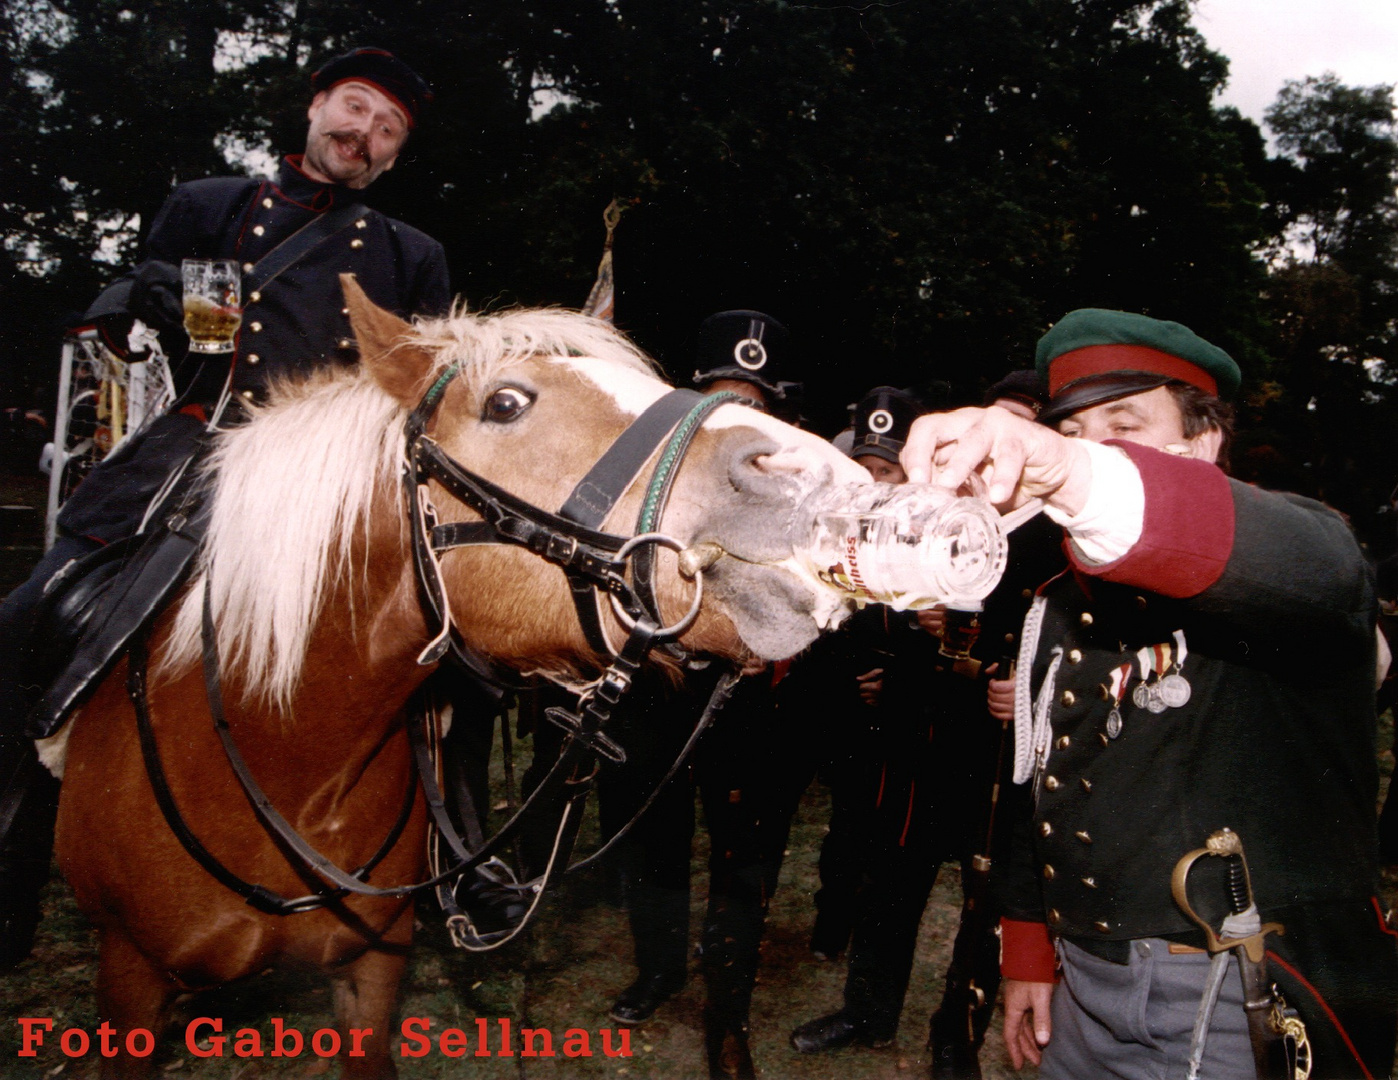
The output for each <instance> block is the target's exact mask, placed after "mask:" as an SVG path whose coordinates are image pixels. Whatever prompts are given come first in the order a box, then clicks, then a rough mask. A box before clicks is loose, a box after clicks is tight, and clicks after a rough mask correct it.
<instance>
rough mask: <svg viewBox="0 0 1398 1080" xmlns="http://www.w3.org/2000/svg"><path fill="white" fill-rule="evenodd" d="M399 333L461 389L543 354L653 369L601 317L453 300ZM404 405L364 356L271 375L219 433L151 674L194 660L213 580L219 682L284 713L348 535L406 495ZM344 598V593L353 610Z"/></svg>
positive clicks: (345, 570)
mask: <svg viewBox="0 0 1398 1080" xmlns="http://www.w3.org/2000/svg"><path fill="white" fill-rule="evenodd" d="M402 344H404V345H406V346H416V347H418V348H421V349H425V350H426V351H427V352H428V353H429V354H431V355H432V356H433V358H434V359H433V365H434V371H433V374H436V373H438V372H441V371H443V370H445V369H446V368H447V367H448V366H449V365H451V364H458V365H460V368H461V375H460V378H461V379H462V380H463V381H464V382H465V383H466V385H468V386H476V385H480V383H481V381H482V380H484V379H486V378H488V377H489V376H490V375H492V374H493V373H495V372H497V371H499V370H500V369H502V368H504V367H508V366H510V365H512V364H517V363H520V362H521V361H524V360H526V359H529V358H530V357H533V356H540V355H543V356H587V357H597V358H599V359H602V360H611V361H619V362H621V363H623V364H625V365H627V366H629V367H640V368H642V369H644V370H646V371H647V372H651V373H653V372H654V364H653V362H652V361H650V360H649V358H648V357H646V356H645V354H644V353H642V352H641V351H640V350H639V349H638V348H637V347H636V346H635V345H633V344H632V343H631V342H630V341H629V340H628V339H626V338H625V337H624V336H623V335H622V334H621V333H620V332H618V331H616V330H614V329H613V328H612V327H611V326H610V325H609V324H607V323H604V322H601V321H600V320H597V319H593V318H590V317H588V316H585V315H580V314H578V313H576V312H571V311H564V310H561V309H554V308H545V309H518V310H513V311H505V312H501V313H498V314H492V315H472V314H468V313H466V312H465V311H464V310H462V309H457V310H454V311H453V312H452V314H451V315H450V316H449V317H447V318H445V319H437V320H420V321H418V322H417V323H416V324H415V326H414V328H413V333H412V336H411V337H410V339H409V340H407V341H406V342H404V343H402ZM408 411H409V410H408V408H407V407H406V406H404V405H403V404H401V403H400V402H398V401H396V400H395V399H393V398H392V397H390V396H389V395H388V394H387V393H385V392H384V391H383V390H382V389H381V388H380V387H379V385H378V384H377V383H376V382H375V381H374V379H373V378H372V377H371V375H370V374H369V373H368V372H367V371H366V370H364V369H363V368H362V367H361V366H359V365H356V366H354V367H347V368H326V369H323V370H321V371H319V372H317V373H316V374H314V375H312V376H310V377H309V378H306V379H304V380H298V381H287V382H283V383H280V384H279V385H277V386H275V387H274V388H273V390H272V393H271V394H270V396H269V400H268V402H267V403H266V404H265V405H263V406H261V407H258V408H255V409H254V410H253V414H252V418H251V419H250V420H249V421H248V422H247V423H246V424H243V425H241V426H239V427H236V428H232V429H230V430H227V431H224V432H222V433H220V435H219V436H218V438H217V441H216V444H215V447H214V449H213V451H212V453H211V455H210V458H209V460H208V463H207V465H206V469H207V470H208V471H210V472H211V473H212V474H213V479H214V490H213V495H212V499H213V505H212V513H211V519H210V525H209V531H208V534H207V536H206V538H205V541H204V547H203V550H202V552H201V554H200V559H199V563H198V566H197V568H196V571H195V576H194V579H193V581H192V584H191V587H190V588H189V589H188V590H187V591H186V593H185V596H184V598H183V600H182V601H181V602H180V605H179V608H178V610H177V613H176V616H175V623H174V628H173V630H172V633H171V636H170V638H169V640H168V642H167V644H166V646H165V648H164V650H163V651H162V654H161V656H160V660H159V672H160V673H162V674H174V673H176V672H178V671H180V670H183V669H184V668H186V667H187V666H188V665H191V664H194V663H197V662H198V660H199V656H200V653H201V643H200V638H201V633H200V627H201V619H202V604H203V596H204V590H205V589H206V588H211V590H212V591H211V594H210V599H211V606H212V610H213V617H214V624H215V626H216V627H217V639H218V655H219V662H220V667H221V669H222V671H223V672H224V678H225V681H226V683H227V684H229V685H231V684H232V683H233V681H234V679H236V680H237V682H239V683H241V685H242V688H243V694H242V696H243V700H244V701H245V702H248V703H250V704H251V703H258V704H262V705H264V706H268V707H273V706H274V707H278V708H281V709H282V710H283V711H286V712H289V711H290V706H291V702H292V699H293V697H294V695H295V692H296V690H297V687H298V686H299V684H300V679H301V672H302V667H303V664H304V662H305V657H306V650H307V647H308V645H309V643H310V638H311V633H312V630H313V628H314V626H315V624H316V621H317V619H318V618H319V617H320V615H321V609H322V607H323V605H324V603H325V599H326V597H327V596H328V595H329V594H330V592H331V590H332V589H334V588H335V587H337V586H339V585H341V584H345V583H349V582H351V581H352V580H353V576H354V574H355V571H356V568H355V567H354V566H353V561H354V560H353V559H352V557H351V553H352V552H353V550H354V547H355V541H356V539H357V538H359V537H361V536H362V537H364V538H365V539H367V537H368V534H369V528H370V524H371V523H370V515H369V511H370V508H371V507H372V506H373V504H374V502H375V501H376V499H378V498H379V497H380V496H381V495H384V494H390V495H391V497H392V500H393V501H392V505H393V506H394V507H395V511H396V509H397V508H398V507H400V506H401V505H402V492H401V476H400V475H399V467H400V463H401V460H402V455H403V440H404V431H403V425H404V421H405V420H406V418H407V415H408ZM365 546H366V547H367V545H365ZM361 550H363V548H361ZM358 569H359V571H360V572H361V574H362V572H363V570H364V567H362V566H361V567H359V568H358ZM351 594H352V595H353V590H351ZM354 609H355V605H354V603H353V602H352V603H351V611H350V618H351V620H353V617H354Z"/></svg>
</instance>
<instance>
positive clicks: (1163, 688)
mask: <svg viewBox="0 0 1398 1080" xmlns="http://www.w3.org/2000/svg"><path fill="white" fill-rule="evenodd" d="M1189 695H1190V686H1189V680H1188V679H1186V678H1185V677H1184V676H1183V675H1179V674H1175V675H1166V676H1165V678H1163V679H1161V680H1160V700H1161V701H1163V702H1164V703H1165V704H1166V705H1168V706H1169V707H1170V708H1172V709H1178V708H1179V707H1180V706H1181V705H1184V704H1185V703H1187V702H1188V701H1189Z"/></svg>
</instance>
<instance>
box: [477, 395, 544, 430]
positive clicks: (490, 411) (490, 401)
mask: <svg viewBox="0 0 1398 1080" xmlns="http://www.w3.org/2000/svg"><path fill="white" fill-rule="evenodd" d="M532 404H534V399H533V397H531V396H530V395H529V394H526V393H525V392H524V391H523V390H517V389H515V388H514V387H513V386H504V387H501V388H500V389H499V390H497V391H495V393H493V394H491V395H490V397H488V398H486V399H485V407H484V408H483V409H482V410H481V419H482V420H487V421H491V422H493V423H496V424H508V423H509V422H510V421H511V420H518V419H519V418H520V417H521V416H522V415H524V410H525V409H527V408H529V406H530V405H532Z"/></svg>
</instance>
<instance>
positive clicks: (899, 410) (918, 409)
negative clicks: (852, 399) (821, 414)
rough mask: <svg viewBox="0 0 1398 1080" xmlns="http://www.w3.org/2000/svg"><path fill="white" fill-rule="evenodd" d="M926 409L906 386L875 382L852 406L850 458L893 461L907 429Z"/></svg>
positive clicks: (905, 438) (848, 451)
mask: <svg viewBox="0 0 1398 1080" xmlns="http://www.w3.org/2000/svg"><path fill="white" fill-rule="evenodd" d="M926 411H927V410H926V409H924V408H923V405H922V402H921V401H919V400H918V399H917V398H916V397H915V396H914V395H912V394H910V393H908V391H906V390H898V389H895V388H894V387H892V386H876V387H874V389H872V390H870V391H869V392H868V393H867V394H865V395H864V396H863V397H862V398H861V399H860V400H859V402H858V404H856V405H855V406H854V441H853V442H852V443H851V444H850V448H849V449H848V450H847V451H846V453H847V454H849V456H850V457H852V458H860V457H864V456H866V455H872V456H874V457H881V458H883V459H884V460H885V461H891V462H894V463H895V464H896V463H897V461H898V454H899V452H900V451H902V449H903V444H904V443H906V442H907V441H908V429H909V428H910V427H912V426H913V421H914V420H916V419H917V418H918V417H919V416H921V415H922V414H923V413H924V412H926Z"/></svg>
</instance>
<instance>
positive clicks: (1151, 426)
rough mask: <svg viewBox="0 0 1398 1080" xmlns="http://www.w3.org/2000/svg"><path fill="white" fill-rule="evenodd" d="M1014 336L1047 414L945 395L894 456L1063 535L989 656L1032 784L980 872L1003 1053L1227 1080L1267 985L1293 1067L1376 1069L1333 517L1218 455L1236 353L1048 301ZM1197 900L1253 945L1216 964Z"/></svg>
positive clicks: (1348, 600)
mask: <svg viewBox="0 0 1398 1080" xmlns="http://www.w3.org/2000/svg"><path fill="white" fill-rule="evenodd" d="M1037 359H1038V367H1039V370H1040V371H1041V372H1042V373H1043V374H1044V375H1045V377H1046V378H1047V381H1048V384H1049V391H1050V394H1051V400H1050V403H1049V406H1048V408H1047V409H1045V411H1044V413H1043V414H1042V416H1043V418H1044V419H1046V420H1047V421H1048V423H1047V425H1044V424H1033V423H1030V422H1028V421H1025V420H1022V419H1021V418H1019V417H1016V416H1012V415H1011V414H1010V413H1008V412H1006V411H1005V410H1001V409H984V410H980V409H963V410H960V411H958V412H954V413H946V414H940V415H935V416H930V417H924V418H922V419H921V420H919V421H918V423H917V425H916V426H915V427H914V429H913V432H912V433H911V435H910V437H909V440H908V443H907V446H906V448H905V450H904V452H903V463H904V467H905V468H906V470H907V472H908V474H909V476H910V478H911V479H912V480H914V481H915V482H916V481H924V482H926V481H933V482H936V483H940V484H946V485H948V486H950V487H956V486H959V485H960V484H961V483H962V482H963V481H965V480H966V478H967V476H968V475H969V474H970V473H971V472H978V473H980V474H981V475H982V476H983V477H984V478H985V480H986V481H987V483H988V484H989V488H990V495H991V499H992V501H993V502H995V503H996V504H997V505H1000V506H1002V507H1004V508H1010V507H1015V506H1020V505H1023V504H1024V503H1025V502H1027V501H1028V500H1030V499H1034V498H1038V499H1042V500H1043V501H1044V506H1045V511H1046V513H1047V514H1048V516H1049V517H1050V518H1052V519H1053V520H1054V521H1055V522H1057V523H1058V524H1059V525H1061V526H1062V527H1063V529H1064V530H1065V533H1066V542H1065V551H1066V552H1067V554H1068V557H1069V561H1070V566H1071V570H1072V572H1071V573H1068V574H1064V575H1062V576H1060V577H1058V578H1056V579H1054V580H1053V581H1051V582H1049V583H1047V584H1046V585H1044V586H1042V587H1041V588H1040V590H1039V592H1038V596H1037V597H1036V599H1035V602H1034V605H1033V607H1032V608H1031V609H1030V613H1029V616H1028V617H1027V619H1026V621H1025V627H1024V634H1023V637H1022V645H1021V651H1020V658H1019V665H1018V673H1017V676H1016V680H1015V681H1014V682H1013V683H1000V684H992V695H991V700H992V707H993V708H994V707H995V704H996V700H997V693H998V698H999V702H1000V705H999V707H1000V708H1001V709H1002V710H1004V711H1005V712H1006V714H1007V715H1008V713H1009V712H1012V713H1013V716H1014V721H1015V780H1016V782H1018V783H1022V784H1032V789H1031V790H1032V813H1031V814H1030V815H1027V816H1026V818H1025V819H1024V820H1023V821H1022V822H1021V823H1020V826H1019V829H1018V831H1017V835H1016V839H1015V845H1014V853H1013V855H1012V856H1011V857H1010V858H1007V859H1002V860H1001V863H1000V865H997V868H996V877H995V882H994V884H995V889H996V892H997V895H998V899H999V900H1000V903H1001V910H1002V911H1004V912H1005V913H1006V918H1005V919H1004V920H1003V922H1002V933H1003V941H1004V954H1003V962H1002V971H1003V974H1004V976H1005V980H1006V981H1005V1041H1006V1044H1007V1046H1008V1049H1009V1053H1010V1057H1011V1060H1012V1062H1013V1063H1014V1065H1015V1066H1016V1067H1017V1068H1018V1067H1019V1066H1020V1065H1022V1064H1023V1062H1024V1061H1026V1060H1028V1061H1031V1062H1035V1063H1040V1065H1041V1068H1040V1072H1039V1075H1040V1076H1041V1077H1043V1078H1046V1080H1055V1078H1059V1080H1080V1078H1082V1077H1088V1076H1108V1075H1109V1076H1116V1077H1128V1078H1135V1077H1140V1078H1142V1080H1144V1078H1146V1077H1160V1076H1180V1077H1185V1076H1190V1077H1195V1076H1206V1077H1209V1078H1211V1080H1218V1078H1237V1080H1244V1078H1246V1080H1252V1078H1253V1077H1256V1076H1258V1075H1259V1068H1260V1067H1263V1066H1264V1065H1265V1068H1267V1069H1268V1070H1270V1069H1271V1068H1272V1066H1271V1065H1270V1064H1265V1061H1264V1060H1263V1059H1268V1060H1270V1059H1271V1058H1272V1057H1273V1056H1275V1055H1277V1054H1280V1053H1282V1052H1284V1051H1285V1050H1287V1049H1290V1050H1291V1051H1293V1052H1295V1050H1296V1042H1297V1039H1296V1038H1295V1035H1294V1032H1293V1036H1292V1038H1291V1039H1290V1042H1289V1045H1288V1040H1286V1039H1282V1038H1277V1037H1275V1036H1274V1034H1273V1028H1272V1025H1271V1024H1270V1023H1269V1016H1270V1014H1271V1013H1272V1011H1273V1006H1276V1007H1277V1008H1278V1009H1282V1010H1289V1011H1293V1012H1294V1013H1295V1014H1298V1015H1299V1017H1300V1019H1302V1020H1303V1021H1304V1024H1305V1029H1306V1034H1307V1038H1308V1040H1309V1045H1310V1048H1311V1051H1312V1053H1313V1056H1314V1070H1313V1072H1312V1073H1311V1075H1312V1076H1316V1077H1357V1076H1375V1077H1377V1076H1388V1075H1389V1072H1390V1069H1391V1066H1392V1063H1393V1046H1394V1034H1395V1026H1396V1023H1395V1018H1398V953H1396V952H1395V949H1394V938H1393V935H1392V934H1391V933H1390V932H1389V931H1388V930H1387V927H1386V926H1385V925H1384V922H1383V916H1382V911H1381V908H1380V907H1379V904H1378V901H1377V900H1376V899H1375V897H1376V896H1377V881H1378V867H1377V856H1376V835H1375V827H1376V822H1375V799H1376V794H1377V787H1378V777H1377V769H1376V764H1375V755H1374V739H1375V727H1376V723H1375V716H1374V683H1373V681H1372V680H1373V677H1374V670H1375V634H1374V626H1375V618H1376V612H1377V608H1376V601H1375V594H1374V586H1373V577H1372V574H1371V573H1370V571H1369V568H1368V565H1367V563H1366V560H1365V559H1364V556H1363V555H1362V554H1361V552H1360V550H1359V547H1358V545H1357V544H1356V543H1355V541H1354V538H1353V536H1352V535H1351V533H1350V531H1349V528H1348V527H1347V526H1346V524H1345V523H1344V521H1343V520H1342V519H1341V518H1340V517H1339V515H1338V514H1336V513H1334V512H1333V511H1331V510H1329V509H1328V508H1326V507H1324V506H1322V505H1320V504H1319V503H1315V502H1312V501H1310V500H1307V499H1302V498H1298V497H1294V496H1290V495H1283V494H1278V493H1272V492H1265V491H1261V490H1258V489H1256V488H1253V487H1250V486H1248V485H1245V484H1241V483H1238V482H1236V481H1233V480H1230V479H1229V478H1228V477H1227V476H1226V475H1225V473H1224V471H1223V470H1222V469H1221V468H1220V467H1219V465H1218V462H1220V461H1221V460H1224V459H1225V456H1226V452H1227V443H1228V435H1229V428H1230V414H1229V411H1228V407H1227V406H1226V405H1225V404H1224V402H1223V400H1222V398H1223V397H1226V396H1228V395H1230V394H1233V393H1234V392H1236V390H1237V389H1238V385H1239V382H1240V375H1239V371H1238V367H1237V365H1236V364H1235V363H1234V362H1233V360H1232V359H1231V358H1230V357H1229V356H1228V354H1227V353H1225V352H1224V351H1223V350H1221V349H1219V348H1217V347H1216V346H1214V345H1211V344H1210V343H1209V342H1207V341H1205V340H1203V339H1202V338H1200V337H1199V336H1198V335H1196V334H1194V333H1193V332H1192V331H1190V330H1189V329H1187V328H1186V327H1184V326H1181V325H1179V324H1178V323H1170V322H1162V321H1159V320H1156V319H1151V318H1147V317H1145V316H1142V315H1134V314H1129V313H1126V312H1117V311H1105V310H1100V309H1085V310H1080V311H1074V312H1072V313H1070V314H1069V315H1067V316H1065V317H1064V318H1063V320H1062V321H1061V322H1059V323H1058V324H1057V325H1056V326H1055V327H1054V328H1053V329H1052V330H1050V331H1049V333H1047V334H1046V335H1045V336H1044V337H1043V339H1042V340H1041V341H1040V343H1039V347H1038V356H1037ZM1224 830H1228V832H1224ZM1211 842H1212V843H1213V844H1214V845H1215V847H1216V848H1217V850H1218V851H1219V852H1220V854H1218V855H1217V856H1214V857H1205V856H1199V857H1197V858H1196V859H1195V860H1194V861H1193V862H1188V861H1187V857H1188V856H1190V855H1191V853H1197V852H1198V851H1199V850H1200V849H1204V848H1205V847H1206V844H1209V843H1211ZM1235 845H1236V846H1240V847H1241V850H1242V852H1243V854H1244V857H1245V859H1246V863H1245V867H1244V864H1243V862H1242V861H1241V860H1240V859H1239V857H1238V856H1237V855H1236V854H1229V853H1228V852H1230V851H1232V850H1233V846H1235ZM1177 866H1187V867H1189V868H1190V872H1189V873H1188V875H1187V878H1186V883H1187V891H1186V893H1185V902H1186V903H1187V904H1188V907H1189V910H1188V911H1187V910H1186V909H1185V907H1184V906H1183V905H1182V904H1180V903H1178V902H1177V901H1176V899H1175V897H1174V895H1173V893H1172V888H1171V885H1172V875H1173V874H1174V872H1175V870H1176V867H1177ZM1249 883H1250V884H1249ZM1249 889H1250V892H1251V897H1252V899H1253V900H1254V901H1255V906H1256V910H1247V908H1248V894H1249ZM1230 913H1232V915H1231V921H1230V922H1229V923H1228V925H1227V927H1226V928H1225V927H1224V925H1223V920H1224V918H1225V917H1230ZM1196 916H1197V918H1196ZM1202 924H1207V925H1208V927H1209V928H1210V929H1211V930H1212V931H1213V932H1214V933H1215V935H1216V936H1221V937H1222V938H1224V939H1228V938H1241V937H1247V936H1252V935H1255V934H1265V936H1263V937H1261V938H1260V941H1261V943H1262V945H1263V946H1264V947H1265V959H1263V960H1262V962H1261V966H1260V967H1259V966H1258V965H1257V964H1256V963H1255V962H1254V961H1253V960H1251V959H1249V958H1248V957H1247V956H1246V953H1244V955H1243V957H1242V958H1240V957H1238V956H1237V955H1236V953H1235V951H1234V950H1231V949H1227V950H1225V949H1219V950H1218V952H1217V956H1218V957H1219V959H1217V960H1216V959H1215V957H1214V955H1213V954H1211V953H1210V952H1209V950H1208V946H1209V944H1210V941H1209V938H1208V936H1207V934H1206V933H1205V930H1204V929H1203V925H1202ZM1269 924H1280V925H1281V926H1282V927H1284V933H1282V932H1281V931H1276V930H1275V929H1273V930H1272V931H1271V932H1268V927H1269ZM1211 976H1216V977H1211ZM1248 978H1251V979H1253V980H1254V981H1252V982H1250V983H1248V984H1247V985H1248V986H1249V987H1251V989H1250V990H1249V991H1248V992H1247V994H1246V995H1245V979H1248ZM1245 1000H1250V1001H1253V1002H1257V1003H1259V1007H1258V1008H1255V1009H1253V1010H1247V1009H1245V1008H1244V1002H1245ZM1280 1015H1281V1014H1280V1013H1279V1014H1278V1016H1280ZM1250 1016H1251V1019H1250ZM1041 1059H1042V1060H1041ZM1264 1075H1273V1073H1272V1072H1271V1071H1267V1072H1265V1073H1264ZM1277 1075H1280V1074H1279V1073H1278V1074H1277ZM1288 1075H1290V1074H1289V1073H1288Z"/></svg>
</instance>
